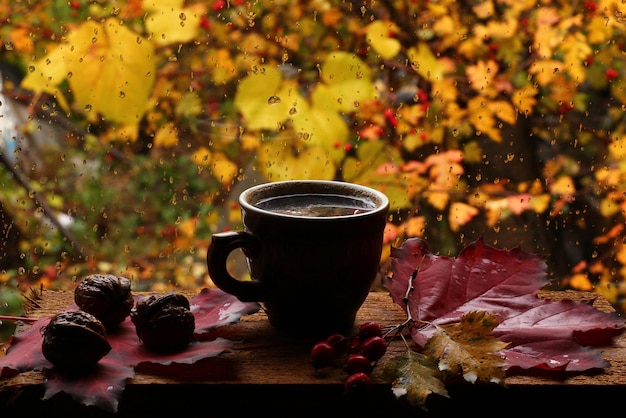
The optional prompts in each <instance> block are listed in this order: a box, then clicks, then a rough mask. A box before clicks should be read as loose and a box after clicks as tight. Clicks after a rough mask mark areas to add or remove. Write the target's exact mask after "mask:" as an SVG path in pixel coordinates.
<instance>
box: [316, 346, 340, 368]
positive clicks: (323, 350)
mask: <svg viewBox="0 0 626 418" xmlns="http://www.w3.org/2000/svg"><path fill="white" fill-rule="evenodd" d="M333 358H335V350H334V349H333V346H332V345H330V344H328V343H327V342H326V341H322V342H319V343H316V344H315V345H314V346H313V348H311V361H312V362H313V367H315V368H316V369H319V368H322V367H327V366H330V364H331V363H332V361H333Z"/></svg>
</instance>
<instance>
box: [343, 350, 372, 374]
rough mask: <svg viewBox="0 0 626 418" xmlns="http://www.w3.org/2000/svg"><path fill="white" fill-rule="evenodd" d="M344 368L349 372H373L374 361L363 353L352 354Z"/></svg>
mask: <svg viewBox="0 0 626 418" xmlns="http://www.w3.org/2000/svg"><path fill="white" fill-rule="evenodd" d="M344 370H345V372H346V373H348V374H354V373H359V372H361V373H365V374H370V373H371V372H372V362H371V361H370V359H368V358H367V357H365V356H364V355H363V354H350V355H349V356H348V359H347V360H346V364H345V366H344Z"/></svg>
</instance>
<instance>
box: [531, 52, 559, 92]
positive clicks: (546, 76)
mask: <svg viewBox="0 0 626 418" xmlns="http://www.w3.org/2000/svg"><path fill="white" fill-rule="evenodd" d="M563 67H564V64H563V63H562V62H561V61H557V60H551V59H546V60H536V61H533V62H532V63H531V64H530V68H529V69H528V72H529V73H530V74H532V75H533V76H534V78H535V80H537V83H538V84H539V85H540V86H543V87H545V86H547V85H548V84H550V83H551V82H552V80H553V79H554V77H555V76H556V74H558V73H559V72H560V71H562V70H563Z"/></svg>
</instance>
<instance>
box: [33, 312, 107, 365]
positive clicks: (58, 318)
mask: <svg viewBox="0 0 626 418" xmlns="http://www.w3.org/2000/svg"><path fill="white" fill-rule="evenodd" d="M41 351H42V352H43V355H44V357H45V358H46V359H47V360H48V361H49V362H50V363H52V364H53V365H55V366H56V367H58V368H59V369H61V370H64V371H69V372H78V373H82V372H87V371H89V370H90V369H92V368H93V367H94V366H95V365H96V364H97V363H98V362H99V361H100V359H101V358H102V357H104V356H105V355H107V354H108V352H109V351H111V345H110V344H109V342H108V341H107V339H106V329H105V327H104V324H102V322H101V321H100V320H99V319H98V318H96V317H95V316H94V315H92V314H90V313H88V312H85V311H82V310H71V311H64V312H60V313H58V314H56V315H55V316H53V317H52V318H51V319H50V322H49V323H48V325H46V327H45V328H44V330H43V342H42V344H41Z"/></svg>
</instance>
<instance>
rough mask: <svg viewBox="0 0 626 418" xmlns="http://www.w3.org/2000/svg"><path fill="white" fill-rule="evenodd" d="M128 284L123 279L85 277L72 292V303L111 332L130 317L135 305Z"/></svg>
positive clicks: (104, 276)
mask: <svg viewBox="0 0 626 418" xmlns="http://www.w3.org/2000/svg"><path fill="white" fill-rule="evenodd" d="M130 284H131V283H130V280H128V279H127V278H125V277H118V276H114V275H112V274H92V275H90V276H87V277H85V278H84V279H83V280H82V281H81V282H80V283H79V284H78V286H77V287H76V289H75V290H74V302H76V305H78V307H79V308H80V309H82V310H83V311H85V312H89V313H90V314H92V315H94V316H95V317H96V318H98V319H99V320H100V321H102V323H103V324H104V326H105V327H106V328H107V329H108V330H111V329H112V328H114V327H117V326H118V325H119V324H121V323H122V322H123V321H124V320H125V319H126V317H128V316H129V315H130V311H131V309H132V308H133V306H134V304H135V300H134V299H133V295H132V293H131V289H130Z"/></svg>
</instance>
